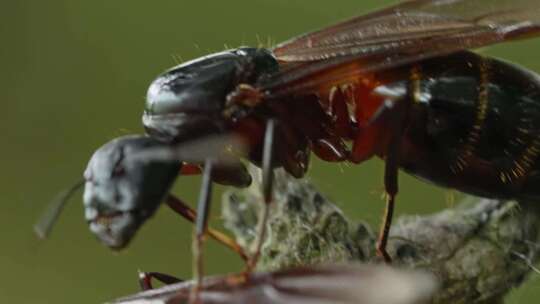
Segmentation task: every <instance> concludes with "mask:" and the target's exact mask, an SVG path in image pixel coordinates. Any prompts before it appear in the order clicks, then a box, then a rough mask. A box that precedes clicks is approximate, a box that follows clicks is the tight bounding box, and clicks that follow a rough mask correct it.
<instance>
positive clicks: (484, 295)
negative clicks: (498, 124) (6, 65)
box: [223, 173, 540, 304]
mask: <svg viewBox="0 0 540 304" xmlns="http://www.w3.org/2000/svg"><path fill="white" fill-rule="evenodd" d="M255 181H257V179H255ZM259 189H260V188H259V185H257V183H254V185H253V186H252V187H250V188H249V189H247V190H243V191H239V190H235V191H232V192H229V193H228V194H226V195H225V196H224V199H223V217H224V219H225V224H226V226H227V228H229V229H230V230H231V231H233V233H234V234H235V235H236V238H237V241H238V242H239V243H240V244H241V245H243V246H244V247H245V248H250V246H252V245H253V241H254V233H255V227H256V223H257V214H258V210H257V208H259V206H260V205H261V203H262V196H261V194H260V190H259ZM538 214H539V213H538V212H537V210H535V208H534V205H532V204H531V205H528V204H524V203H521V204H518V203H516V202H514V201H496V200H487V199H478V200H471V201H470V202H466V203H463V204H461V205H459V206H457V207H455V208H452V209H447V210H444V211H441V212H439V213H436V214H433V215H429V216H402V217H400V218H399V219H398V220H397V221H396V224H395V225H394V226H393V227H392V230H391V239H390V243H389V246H388V252H389V253H390V255H391V256H392V257H393V259H394V263H393V266H396V267H407V268H415V269H416V268H419V269H424V270H428V271H430V272H432V273H433V274H435V275H436V277H437V278H438V280H439V282H440V286H442V288H441V289H440V290H439V292H438V293H437V295H436V297H435V299H434V300H433V303H452V304H455V303H500V302H502V299H503V297H504V295H505V294H506V293H508V291H510V290H511V289H512V288H513V287H515V286H518V285H520V284H521V283H522V282H523V281H524V280H525V278H526V276H527V274H528V273H530V272H531V270H534V267H533V264H534V263H535V262H536V261H537V258H538V252H539V249H540V246H539V245H538V243H539V239H538V235H539V233H538V232H539V228H540V225H539V224H540V221H539V217H538ZM374 248H375V246H374V235H373V233H372V229H371V228H370V227H369V226H368V225H367V224H365V223H354V222H351V221H350V220H349V219H347V218H346V217H345V215H344V214H343V213H342V212H341V210H339V209H338V208H337V207H336V206H335V205H334V204H333V203H332V202H330V201H329V200H328V199H326V198H325V197H324V196H323V195H322V194H320V193H319V192H318V191H317V190H316V189H315V188H314V187H313V186H312V185H311V184H310V183H309V182H307V181H306V180H296V179H294V178H292V177H289V176H287V175H286V174H284V173H280V174H278V175H277V178H276V185H275V191H274V205H273V210H272V211H271V218H270V221H269V230H268V235H267V239H266V241H265V243H264V246H263V251H262V255H261V260H260V262H259V265H258V270H261V271H273V270H277V269H284V268H288V267H291V266H297V265H312V264H320V263H325V262H326V263H328V262H332V263H336V262H343V261H359V262H367V263H371V262H380V261H378V259H377V258H376V256H375V253H374Z"/></svg>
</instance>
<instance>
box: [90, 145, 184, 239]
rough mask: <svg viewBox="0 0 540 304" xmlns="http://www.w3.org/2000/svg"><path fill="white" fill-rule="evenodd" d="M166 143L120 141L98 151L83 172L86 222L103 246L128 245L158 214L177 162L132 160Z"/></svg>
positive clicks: (178, 163) (175, 174)
mask: <svg viewBox="0 0 540 304" xmlns="http://www.w3.org/2000/svg"><path fill="white" fill-rule="evenodd" d="M159 145H162V144H160V143H159V142H158V141H156V140H155V139H152V138H150V137H147V136H125V137H120V138H116V139H114V140H112V141H110V142H109V143H107V144H105V145H104V146H102V147H101V148H99V149H98V150H97V151H96V152H95V153H94V155H93V156H92V158H91V159H90V162H89V163H88V167H87V168H86V170H85V172H84V178H85V181H86V183H85V186H84V197H83V198H84V208H85V218H86V220H87V221H88V223H89V226H90V230H91V231H92V233H94V234H95V235H96V236H97V237H98V239H100V240H101V241H102V242H103V243H104V244H105V245H107V246H108V247H111V248H114V249H121V248H123V247H125V246H126V245H127V244H128V243H129V241H130V240H131V238H132V237H133V236H134V235H135V233H136V232H137V230H138V228H139V227H140V226H141V225H142V224H143V223H144V222H145V221H146V220H147V219H148V218H149V217H150V216H152V215H153V214H154V212H155V211H156V210H157V208H158V206H159V204H160V203H161V201H162V200H163V199H164V198H165V196H166V195H167V193H168V191H169V188H170V187H171V185H172V184H173V182H174V180H175V178H176V176H177V175H178V173H179V170H180V166H181V164H180V162H178V161H168V162H167V161H165V162H163V161H160V162H154V161H149V160H145V159H143V158H139V157H133V156H134V155H136V154H138V153H139V152H142V151H144V150H145V149H149V148H155V147H156V146H159Z"/></svg>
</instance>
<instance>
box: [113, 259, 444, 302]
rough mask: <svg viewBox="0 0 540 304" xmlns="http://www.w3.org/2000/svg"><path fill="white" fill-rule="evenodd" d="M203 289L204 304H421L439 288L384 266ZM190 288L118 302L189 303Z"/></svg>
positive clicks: (222, 281)
mask: <svg viewBox="0 0 540 304" xmlns="http://www.w3.org/2000/svg"><path fill="white" fill-rule="evenodd" d="M204 285H205V286H204V287H203V290H202V291H201V293H200V296H199V297H200V300H201V303H203V304H228V303H235V304H243V303H258V304H270V303H272V304H281V303H283V304H285V303H295V304H330V303H332V304H353V303H354V304H356V303H363V304H420V303H427V302H428V301H429V299H430V298H431V297H432V295H433V293H434V292H435V290H436V287H437V284H436V283H435V279H434V278H433V277H432V276H431V275H428V274H426V273H423V272H416V271H402V270H396V269H393V268H390V267H387V266H381V265H379V266H375V265H348V266H326V267H316V268H313V267H312V268H309V267H304V268H296V269H288V270H284V271H279V272H274V273H259V274H253V275H251V276H250V277H248V278H247V280H246V281H245V282H242V280H238V278H236V279H235V278H234V277H230V276H229V277H213V278H209V279H206V280H205V283H204ZM192 287H193V285H192V282H186V283H179V284H175V285H169V286H165V287H162V288H160V289H155V290H150V291H147V292H142V293H140V294H137V295H134V296H131V297H126V298H123V299H119V300H117V301H116V302H114V303H124V304H127V303H167V304H173V303H174V304H177V303H178V304H179V303H187V302H188V299H189V293H190V291H191V289H192Z"/></svg>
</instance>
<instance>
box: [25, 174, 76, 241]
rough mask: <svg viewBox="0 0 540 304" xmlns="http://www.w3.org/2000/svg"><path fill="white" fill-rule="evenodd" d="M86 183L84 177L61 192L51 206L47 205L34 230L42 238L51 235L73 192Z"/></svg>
mask: <svg viewBox="0 0 540 304" xmlns="http://www.w3.org/2000/svg"><path fill="white" fill-rule="evenodd" d="M84 183H85V180H84V179H81V180H79V181H77V183H75V184H74V185H73V186H71V187H70V188H68V189H66V190H64V191H62V192H60V193H59V194H58V195H57V196H56V198H55V199H53V200H52V201H51V202H50V203H49V206H47V209H45V212H44V213H43V215H42V216H41V217H40V219H39V220H38V221H37V223H36V224H35V225H34V232H35V233H36V234H37V236H38V237H39V238H40V239H45V238H47V237H48V236H49V234H50V233H51V230H52V228H53V226H54V224H55V223H56V221H57V220H58V217H59V216H60V213H62V210H63V209H64V207H65V206H66V203H67V202H68V201H69V199H70V198H71V196H73V194H74V193H75V192H76V191H77V190H79V189H80V188H81V187H82V186H83V185H84Z"/></svg>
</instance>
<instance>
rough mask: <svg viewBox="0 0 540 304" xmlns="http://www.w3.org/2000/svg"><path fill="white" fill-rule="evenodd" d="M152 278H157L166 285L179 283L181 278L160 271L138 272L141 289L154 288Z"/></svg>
mask: <svg viewBox="0 0 540 304" xmlns="http://www.w3.org/2000/svg"><path fill="white" fill-rule="evenodd" d="M152 279H155V280H158V281H160V282H162V283H164V284H166V285H169V284H174V283H180V282H183V280H181V279H179V278H176V277H173V276H171V275H168V274H164V273H161V272H139V286H140V287H141V289H142V290H150V289H154V287H152Z"/></svg>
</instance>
